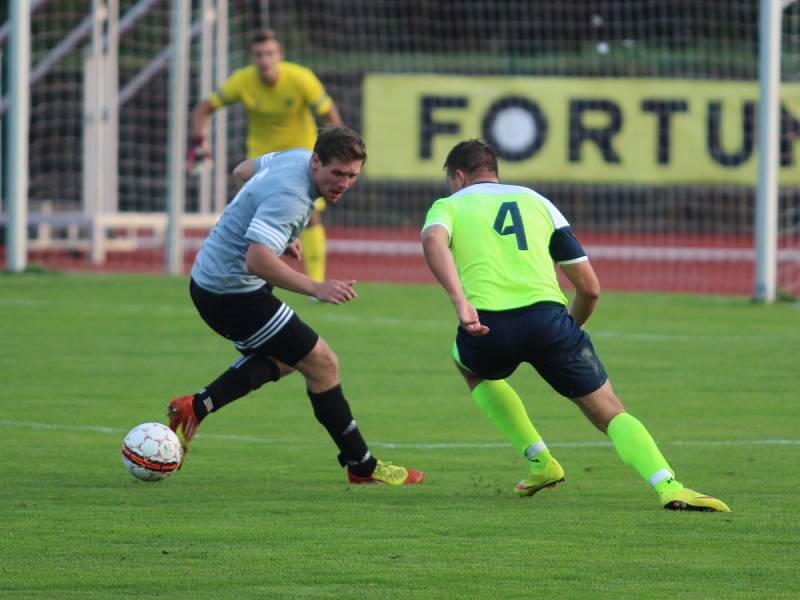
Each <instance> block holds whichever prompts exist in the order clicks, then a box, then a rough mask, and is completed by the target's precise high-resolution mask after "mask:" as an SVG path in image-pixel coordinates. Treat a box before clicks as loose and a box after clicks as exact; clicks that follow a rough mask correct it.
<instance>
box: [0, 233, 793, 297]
mask: <svg viewBox="0 0 800 600" xmlns="http://www.w3.org/2000/svg"><path fill="white" fill-rule="evenodd" d="M327 234H328V242H329V253H328V275H329V276H330V277H334V278H342V279H345V278H346V279H356V280H358V281H394V282H426V283H433V282H434V279H433V277H432V275H431V274H430V272H429V271H428V269H427V266H426V264H425V261H424V259H423V257H422V254H421V248H420V245H419V232H418V231H417V230H416V229H377V228H376V229H360V228H343V227H328V228H327ZM204 236H205V232H202V231H195V232H189V233H188V234H187V245H188V246H191V247H193V249H191V250H187V251H186V253H185V256H184V268H185V271H186V272H188V271H189V269H190V268H191V264H192V261H193V260H194V256H195V253H196V247H197V246H198V245H199V242H200V241H201V240H202V239H203V237H204ZM581 241H582V243H583V245H584V246H585V247H586V249H587V252H588V254H589V256H590V258H591V259H592V264H593V265H594V267H595V270H596V271H597V273H598V276H599V277H600V281H601V284H602V285H603V288H604V289H607V290H637V291H669V292H691V293H719V294H736V295H752V293H753V285H754V278H755V264H754V253H753V251H752V248H753V239H752V237H750V236H718V235H688V234H680V235H671V234H624V233H620V234H586V235H582V236H581ZM0 259H2V260H5V252H4V249H3V248H0ZM29 262H30V263H32V264H41V265H43V266H45V267H47V268H51V269H60V270H65V271H93V272H152V273H159V272H162V271H163V265H164V251H163V248H155V249H139V250H136V251H131V252H109V253H108V254H107V257H106V261H105V263H104V264H103V265H102V266H99V267H98V266H93V265H91V263H90V261H89V257H88V255H87V253H86V252H72V251H63V250H62V251H53V250H36V251H31V252H30V253H29ZM287 262H288V263H289V264H291V265H292V266H294V267H295V268H298V269H301V268H302V267H301V265H300V264H299V263H298V262H297V261H293V260H287ZM778 281H779V287H780V288H781V289H782V290H783V291H786V292H788V293H791V294H794V295H800V238H798V237H794V238H786V239H781V241H780V254H779V264H778Z"/></svg>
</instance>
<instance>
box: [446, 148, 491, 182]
mask: <svg viewBox="0 0 800 600" xmlns="http://www.w3.org/2000/svg"><path fill="white" fill-rule="evenodd" d="M444 169H445V171H446V172H447V175H448V176H449V177H452V176H453V175H454V174H455V172H456V171H463V172H464V173H466V174H467V175H469V174H470V173H474V172H475V171H478V170H480V169H486V170H487V171H491V172H492V173H494V174H495V175H497V174H498V170H497V153H495V151H494V150H493V149H492V147H491V146H488V145H487V144H484V143H483V142H482V141H480V140H475V139H472V140H464V141H463V142H459V143H458V144H456V145H455V146H453V149H452V150H450V154H448V155H447V159H446V160H445V161H444Z"/></svg>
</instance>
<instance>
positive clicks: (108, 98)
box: [100, 0, 119, 213]
mask: <svg viewBox="0 0 800 600" xmlns="http://www.w3.org/2000/svg"><path fill="white" fill-rule="evenodd" d="M107 3H108V19H107V20H106V37H105V42H106V43H105V46H104V48H103V57H104V64H103V66H104V69H103V79H104V81H103V83H102V85H104V86H105V88H106V91H105V94H104V100H105V103H106V105H105V106H104V107H103V114H102V115H101V117H102V118H103V120H104V121H105V127H104V128H103V152H104V153H105V169H104V170H103V198H102V199H101V201H100V205H101V206H102V207H103V212H107V213H115V212H117V211H118V210H119V198H118V190H119V183H118V172H119V100H118V96H119V0H107Z"/></svg>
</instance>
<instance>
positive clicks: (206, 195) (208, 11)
mask: <svg viewBox="0 0 800 600" xmlns="http://www.w3.org/2000/svg"><path fill="white" fill-rule="evenodd" d="M200 11H201V15H200V19H201V21H202V23H203V29H202V31H201V33H200V94H199V95H200V98H201V99H205V98H208V96H209V95H210V94H211V76H212V71H211V69H212V67H213V66H214V65H213V64H212V61H213V59H214V21H215V20H216V18H217V17H216V11H215V10H214V6H213V0H203V2H202V6H201V9H200ZM205 135H206V136H207V134H205ZM207 143H208V144H209V147H210V144H211V140H208V138H207ZM210 162H211V161H208V160H204V161H203V162H202V163H201V165H200V212H201V213H203V214H208V213H210V212H211V168H209V163H210Z"/></svg>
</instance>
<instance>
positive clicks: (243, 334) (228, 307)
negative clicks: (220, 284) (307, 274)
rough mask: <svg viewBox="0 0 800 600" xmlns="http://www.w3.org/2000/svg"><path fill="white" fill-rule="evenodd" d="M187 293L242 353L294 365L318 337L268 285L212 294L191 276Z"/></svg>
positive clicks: (312, 346)
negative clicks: (231, 292) (244, 290)
mask: <svg viewBox="0 0 800 600" xmlns="http://www.w3.org/2000/svg"><path fill="white" fill-rule="evenodd" d="M189 294H190V295H191V296H192V302H194V305H195V307H196V308H197V311H198V312H199V313H200V316H201V317H203V320H204V321H205V322H206V323H207V324H208V326H209V327H211V329H213V330H214V331H216V332H217V333H218V334H220V335H221V336H222V337H224V338H226V339H229V340H231V341H232V342H233V345H234V346H235V347H236V349H237V350H238V351H239V352H241V353H242V354H244V355H249V354H258V355H261V356H271V357H272V358H277V359H278V360H279V361H281V362H284V363H286V364H287V365H290V366H294V365H295V364H297V362H298V361H299V360H300V359H302V358H303V357H304V356H305V355H306V354H308V353H309V352H311V350H312V349H313V348H314V346H315V345H316V343H317V340H318V339H319V335H317V333H316V332H315V331H314V330H313V329H311V327H309V326H308V325H306V324H305V323H304V322H303V321H301V320H300V318H299V317H298V316H297V315H296V314H295V313H294V311H293V310H292V309H291V308H289V306H288V305H287V304H284V303H283V302H281V301H280V300H279V299H278V298H276V297H275V296H274V295H273V294H272V286H270V285H264V287H262V288H259V289H257V290H256V291H254V292H247V293H246V294H215V293H214V292H209V291H208V290H206V289H203V288H201V287H200V286H199V285H197V284H196V283H195V282H194V280H192V281H191V283H190V284H189Z"/></svg>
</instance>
